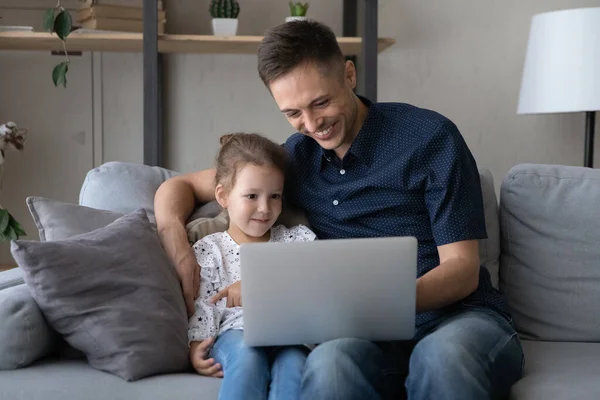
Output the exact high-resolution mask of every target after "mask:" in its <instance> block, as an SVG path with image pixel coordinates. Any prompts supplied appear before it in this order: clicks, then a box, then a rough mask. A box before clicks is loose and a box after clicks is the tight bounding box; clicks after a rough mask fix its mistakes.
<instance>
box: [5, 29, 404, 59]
mask: <svg viewBox="0 0 600 400" xmlns="http://www.w3.org/2000/svg"><path fill="white" fill-rule="evenodd" d="M262 38H263V37H262V36H212V35H160V36H159V38H158V51H159V52H160V53H218V54H256V52H257V50H258V45H259V44H260V42H261V40H262ZM338 43H339V44H340V47H341V49H342V52H343V53H344V54H346V55H358V54H360V51H361V46H362V39H361V38H360V37H340V38H338ZM395 43H396V40H395V39H391V38H380V39H378V52H381V51H383V50H385V49H387V48H388V47H390V46H392V45H394V44H395ZM142 46H143V40H142V34H141V33H100V32H98V33H77V32H73V33H71V34H70V35H69V37H68V38H67V49H68V50H69V51H115V52H141V51H142ZM62 49H63V48H62V43H61V41H60V40H59V39H58V37H57V36H56V35H54V34H50V33H47V32H0V50H54V51H61V50H62Z"/></svg>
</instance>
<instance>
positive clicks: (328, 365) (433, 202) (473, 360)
mask: <svg viewBox="0 0 600 400" xmlns="http://www.w3.org/2000/svg"><path fill="white" fill-rule="evenodd" d="M258 71H259V75H260V77H261V79H262V80H263V82H264V84H265V85H266V87H267V88H268V89H269V91H270V93H271V94H272V96H273V98H274V100H275V102H276V103H277V105H278V107H279V109H280V110H281V112H282V113H283V114H284V115H285V117H286V118H287V119H288V121H289V122H290V124H291V125H292V126H293V127H294V128H295V129H296V130H297V131H298V133H296V134H294V135H292V136H291V137H290V138H289V139H288V140H287V142H286V143H285V148H286V150H287V151H288V152H289V154H290V156H291V157H290V158H291V161H292V162H291V164H292V165H291V168H290V171H289V174H288V176H287V177H286V182H285V196H286V199H287V201H288V202H290V203H292V204H294V205H295V206H298V207H301V208H303V209H304V210H306V212H307V216H308V219H309V222H310V224H311V226H312V228H313V230H314V231H315V233H316V234H317V236H318V237H319V238H320V239H334V238H352V237H355V238H358V237H381V236H415V237H416V238H417V239H418V241H419V252H418V279H417V318H416V335H415V337H414V338H413V340H411V341H407V342H393V343H371V342H368V341H364V340H359V339H353V338H346V339H338V340H333V341H330V342H326V343H323V344H321V345H319V346H318V347H317V348H316V349H315V350H313V352H312V353H311V354H310V355H309V357H308V360H307V365H306V369H305V373H304V377H303V389H302V397H303V398H305V399H360V400H363V399H379V398H396V397H395V396H399V395H403V394H408V397H409V398H410V399H478V400H479V399H492V398H494V399H495V398H502V396H504V395H506V394H507V393H508V392H509V390H510V387H511V386H512V384H513V383H514V382H515V381H516V380H518V379H519V378H520V376H521V373H522V362H523V352H522V348H521V345H520V343H519V339H518V336H517V334H516V332H515V330H514V328H513V326H512V324H511V322H510V321H511V320H510V316H509V315H508V312H507V310H506V306H505V302H504V298H503V297H502V295H501V294H500V293H499V292H498V291H496V290H495V289H494V288H493V287H492V285H491V281H490V276H489V274H488V272H487V270H486V269H485V268H483V267H481V266H480V261H479V256H478V242H477V241H478V239H482V238H485V237H486V230H485V221H484V216H483V202H482V195H481V187H480V181H479V174H478V171H477V166H476V164H475V161H474V159H473V157H472V155H471V153H470V151H469V149H468V147H467V145H466V144H465V142H464V140H463V138H462V136H461V134H460V133H459V131H458V129H457V128H456V126H455V125H454V124H453V123H452V122H451V121H449V120H448V119H447V118H445V117H443V116H442V115H440V114H438V113H435V112H433V111H429V110H425V109H421V108H417V107H414V106H411V105H408V104H402V103H371V102H370V101H369V100H367V99H365V98H362V97H359V96H356V95H355V94H354V91H353V89H354V88H355V86H356V70H355V67H354V65H353V63H352V62H351V61H345V60H344V57H343V55H342V52H341V50H340V48H339V46H338V44H337V40H336V37H335V35H334V34H333V32H332V31H331V30H330V29H329V28H328V27H326V26H324V25H322V24H320V23H317V22H311V21H300V22H290V23H286V24H283V25H280V26H277V27H274V28H272V29H271V30H270V31H268V32H267V33H266V35H265V38H264V40H263V42H262V43H261V45H260V48H259V53H258ZM212 199H214V171H213V170H205V171H201V172H197V173H193V174H188V175H183V176H179V177H176V178H172V179H170V180H169V181H167V182H165V183H164V184H163V185H162V186H161V187H160V188H159V190H158V191H157V194H156V199H155V208H156V219H157V223H158V227H159V232H160V235H161V239H162V241H163V244H164V246H165V249H166V250H167V252H168V253H169V255H170V256H171V258H172V259H173V261H174V262H175V265H176V267H177V270H178V273H179V276H180V278H181V280H182V286H183V288H184V294H185V295H186V301H187V302H188V304H189V303H190V302H193V297H194V293H196V291H197V290H196V289H195V288H196V287H197V284H198V283H197V278H196V276H197V275H198V274H197V272H196V271H197V268H198V266H197V264H196V262H195V258H194V257H193V253H192V252H191V250H190V249H189V245H188V243H187V238H186V233H185V229H184V223H185V221H186V219H187V218H188V216H189V215H190V214H191V212H192V211H193V208H194V205H195V204H196V202H208V201H210V200H212ZM231 290H232V291H238V290H239V285H237V286H236V287H232V289H231Z"/></svg>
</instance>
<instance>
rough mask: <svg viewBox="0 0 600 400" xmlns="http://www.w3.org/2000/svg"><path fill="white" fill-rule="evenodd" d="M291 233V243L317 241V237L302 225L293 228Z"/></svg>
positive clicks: (290, 230)
mask: <svg viewBox="0 0 600 400" xmlns="http://www.w3.org/2000/svg"><path fill="white" fill-rule="evenodd" d="M289 232H290V233H289V237H290V238H291V239H292V240H290V241H291V242H312V241H313V240H317V235H315V234H314V232H313V231H311V230H310V229H308V227H306V226H305V225H302V224H300V225H296V226H293V227H291V228H290V229H289Z"/></svg>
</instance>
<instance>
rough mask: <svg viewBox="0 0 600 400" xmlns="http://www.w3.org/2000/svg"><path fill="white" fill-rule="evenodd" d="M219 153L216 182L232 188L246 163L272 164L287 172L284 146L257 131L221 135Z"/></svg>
mask: <svg viewBox="0 0 600 400" xmlns="http://www.w3.org/2000/svg"><path fill="white" fill-rule="evenodd" d="M220 142H221V150H219V154H218V155H217V172H216V176H215V181H216V184H217V185H218V184H221V185H223V186H225V188H226V189H228V190H230V189H231V188H232V187H233V185H234V184H235V176H236V173H237V171H238V170H239V169H241V168H243V167H244V166H245V165H246V164H254V165H259V166H270V167H274V168H276V169H278V170H280V171H281V172H282V173H284V174H285V171H286V169H287V166H288V156H287V153H286V151H285V149H284V148H283V146H281V145H279V144H277V143H275V142H273V141H271V140H269V139H267V138H266V137H264V136H261V135H259V134H257V133H232V134H228V135H223V136H221V139H220Z"/></svg>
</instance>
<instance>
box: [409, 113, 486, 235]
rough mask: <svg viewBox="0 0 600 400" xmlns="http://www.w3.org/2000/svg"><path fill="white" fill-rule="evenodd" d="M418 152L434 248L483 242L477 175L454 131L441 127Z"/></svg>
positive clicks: (448, 126) (446, 125) (449, 126)
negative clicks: (424, 182)
mask: <svg viewBox="0 0 600 400" xmlns="http://www.w3.org/2000/svg"><path fill="white" fill-rule="evenodd" d="M422 151H423V153H422V157H421V160H422V163H423V165H422V168H423V170H424V171H425V172H426V174H427V175H426V178H425V179H426V185H425V186H426V187H425V203H426V205H427V209H428V212H429V219H430V221H431V229H432V233H433V237H434V239H435V242H436V245H437V246H441V245H444V244H449V243H454V242H458V241H462V240H472V239H485V238H487V233H486V228H485V217H484V211H483V196H482V194H481V183H480V180H479V171H478V169H477V164H476V163H475V159H474V158H473V155H472V154H471V151H470V150H469V148H468V147H467V144H466V143H465V141H464V139H463V137H462V135H461V134H460V132H459V131H458V128H457V127H456V126H455V125H454V124H453V123H452V122H450V121H447V122H444V123H442V124H441V125H440V126H439V128H438V130H437V131H436V133H435V134H434V135H431V136H429V137H428V138H427V140H426V142H425V143H424V144H423V146H422Z"/></svg>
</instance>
